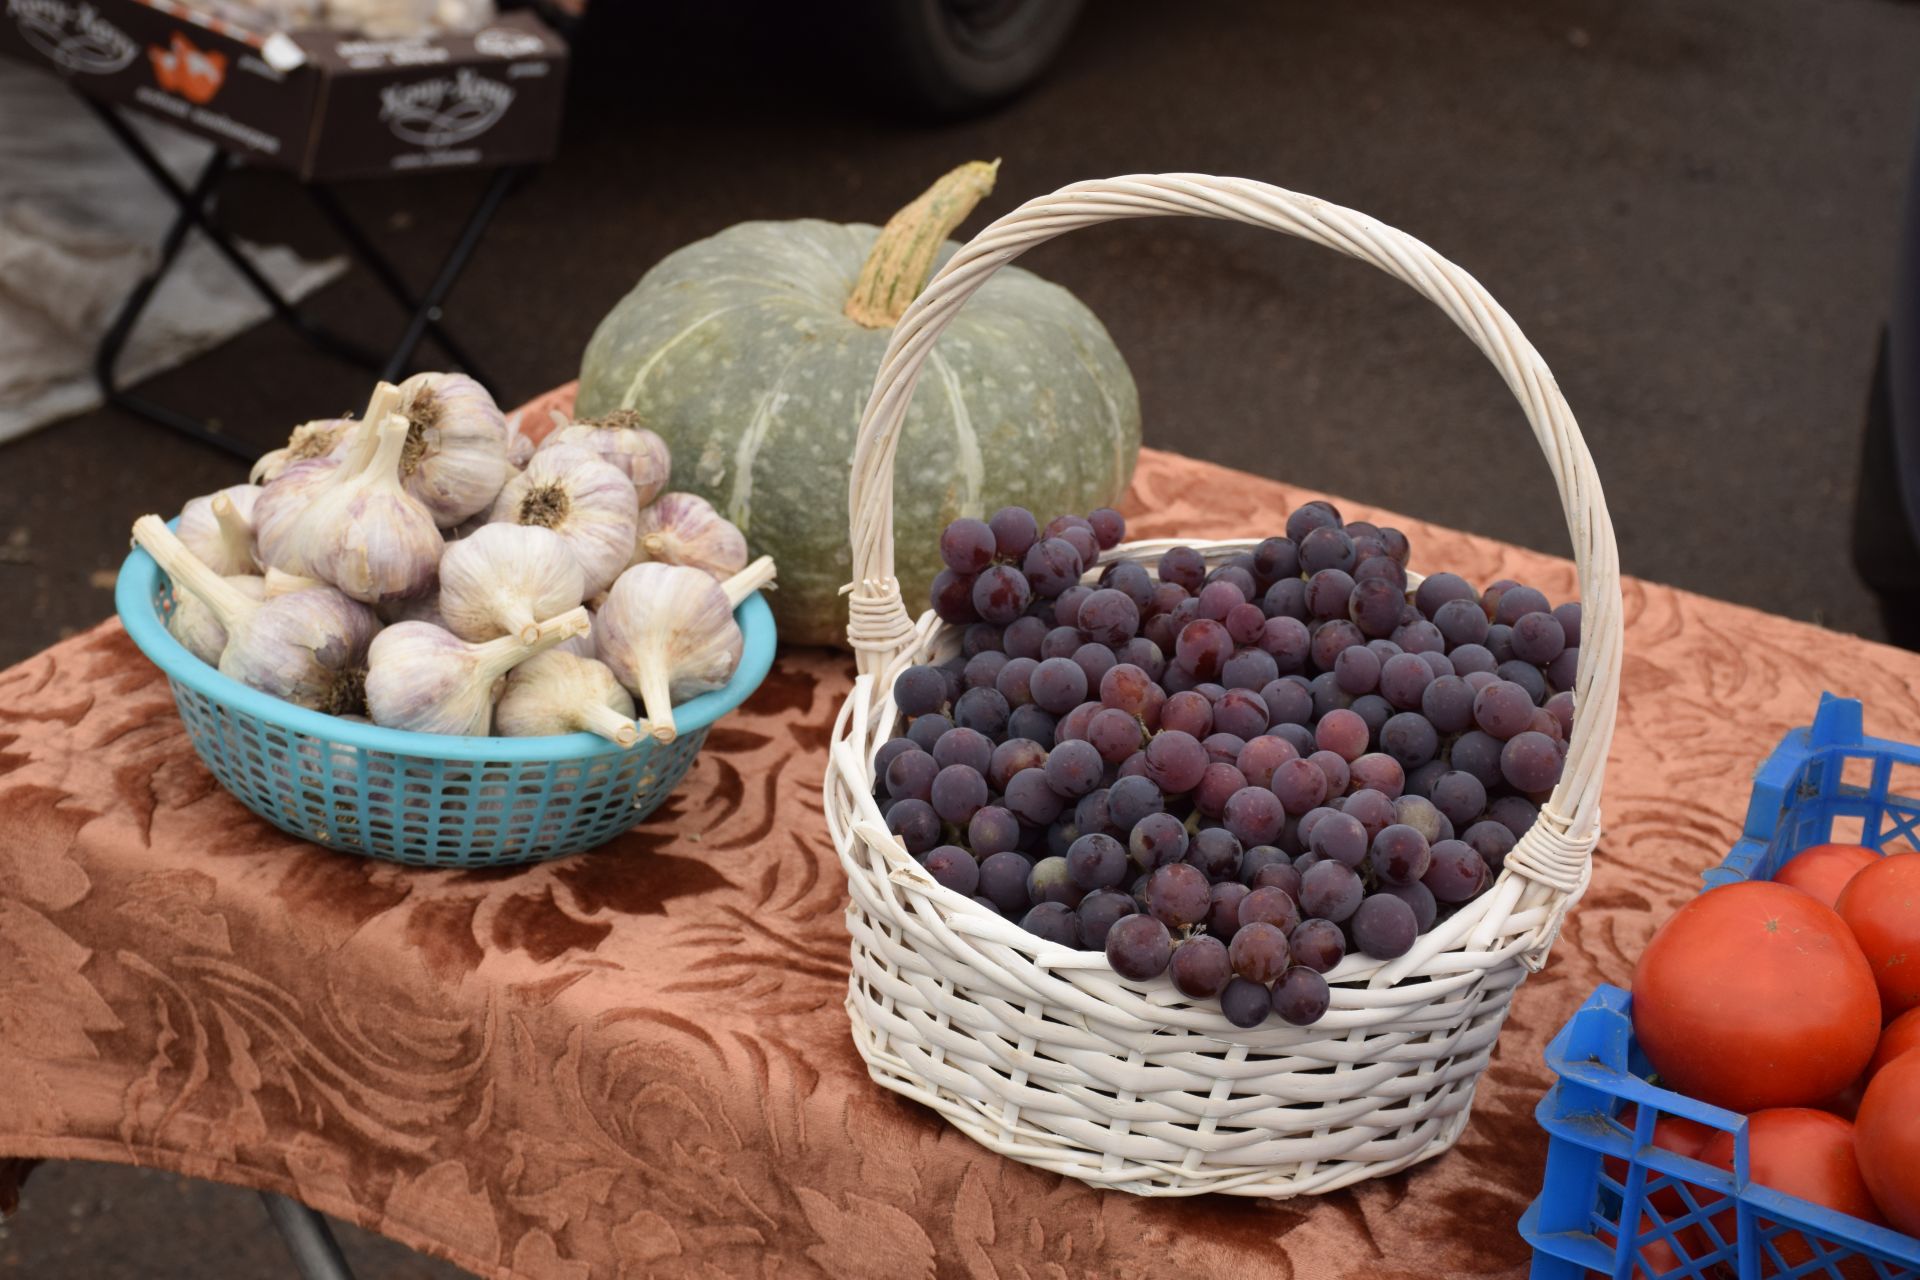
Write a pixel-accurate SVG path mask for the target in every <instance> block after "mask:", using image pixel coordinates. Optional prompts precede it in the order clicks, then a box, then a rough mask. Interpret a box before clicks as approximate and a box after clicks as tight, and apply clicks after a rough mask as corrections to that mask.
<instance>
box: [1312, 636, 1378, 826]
mask: <svg viewBox="0 0 1920 1280" xmlns="http://www.w3.org/2000/svg"><path fill="white" fill-rule="evenodd" d="M1348 652H1349V653H1366V650H1365V649H1350V650H1348ZM1369 656H1371V655H1369ZM1369 736H1370V735H1369V733H1368V731H1367V722H1366V721H1365V720H1363V719H1361V718H1360V716H1359V715H1358V713H1356V712H1354V711H1352V710H1350V709H1342V708H1335V709H1334V710H1332V711H1329V712H1327V714H1326V715H1324V716H1322V717H1320V723H1319V724H1318V725H1316V726H1315V727H1314V731H1313V739H1314V742H1315V743H1316V744H1318V745H1319V747H1320V749H1321V750H1322V751H1331V752H1333V753H1334V754H1335V755H1337V756H1339V757H1340V758H1341V759H1342V760H1358V759H1359V758H1360V757H1361V756H1363V755H1365V754H1366V753H1367V739H1368V737H1369ZM1340 790H1344V788H1341V789H1340ZM1334 794H1336V795H1338V794H1339V790H1336V791H1335V792H1334Z"/></svg>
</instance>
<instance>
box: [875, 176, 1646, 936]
mask: <svg viewBox="0 0 1920 1280" xmlns="http://www.w3.org/2000/svg"><path fill="white" fill-rule="evenodd" d="M1175 216H1178V217H1201V218H1219V219H1222V220H1223V221H1229V222H1244V223H1249V224H1251V225H1253V226H1256V227H1265V228H1267V229H1268V230H1272V231H1279V232H1283V233H1285V234H1287V235H1291V236H1298V237H1300V238H1301V239H1303V240H1310V241H1312V242H1313V243H1315V244H1319V245H1323V246H1325V247H1326V248H1329V249H1334V250H1337V251H1339V252H1341V253H1344V254H1346V255H1347V256H1348V257H1352V258H1358V259H1360V260H1361V261H1362V262H1370V263H1372V264H1373V265H1374V266H1376V267H1378V268H1380V269H1381V270H1382V271H1384V272H1386V273H1387V274H1388V275H1391V276H1393V277H1395V278H1396V279H1398V280H1401V281H1403V282H1404V283H1406V284H1407V285H1409V286H1411V287H1412V288H1413V289H1414V290H1415V291H1416V292H1418V293H1419V294H1421V296H1423V297H1425V298H1426V299H1428V300H1429V301H1430V302H1432V303H1433V304H1434V305H1435V306H1437V307H1439V308H1440V309H1441V310H1442V311H1444V312H1446V313H1447V316H1448V317H1449V318H1450V319H1451V320H1452V321H1453V322H1454V324H1456V325H1458V326H1459V327H1460V329H1461V331H1462V332H1464V333H1465V334H1466V335H1467V336H1468V337H1469V338H1471V339H1472V340H1473V343H1474V345H1475V346H1477V347H1479V348H1480V350H1481V351H1482V352H1483V353H1484V354H1485V355H1486V357H1487V358H1488V359H1489V360H1491V361H1492V362H1493V365H1494V368H1495V369H1497V370H1499V373H1500V376H1501V377H1502V378H1503V379H1505V380H1506V384H1507V388H1508V390H1510V391H1511V392H1512V393H1513V396H1514V398H1515V399H1516V400H1518V401H1519V402H1520V408H1521V410H1522V411H1523V412H1524V413H1525V414H1526V417H1527V422H1528V424H1529V425H1530V426H1532V428H1533V434H1534V438H1535V439H1536V440H1537V441H1538V442H1539V445H1540V448H1541V451H1542V452H1543V453H1544V454H1545V455H1546V459H1547V466H1548V468H1549V469H1550V470H1551V471H1552V473H1553V481H1554V485H1555V487H1556V488H1557V489H1558V490H1559V492H1560V505H1561V508H1562V510H1563V511H1564V513H1565V515H1566V520H1567V531H1568V533H1569V534H1570V535H1571V536H1572V539H1573V555H1574V561H1575V564H1576V565H1577V567H1578V571H1579V582H1580V599H1581V603H1582V619H1581V648H1580V669H1579V675H1578V678H1577V681H1576V684H1575V706H1576V714H1575V717H1574V725H1573V732H1572V735H1571V738H1570V742H1569V746H1568V751H1567V761H1566V767H1565V769H1564V770H1563V772H1562V774H1561V778H1560V783H1559V785H1558V786H1557V787H1555V789H1554V792H1553V795H1552V797H1551V798H1550V799H1549V800H1548V802H1547V804H1546V806H1545V807H1544V808H1543V810H1542V820H1541V821H1539V822H1536V823H1535V824H1534V826H1533V829H1532V830H1531V831H1529V832H1528V833H1527V835H1526V836H1525V837H1523V838H1522V839H1521V841H1520V842H1519V844H1518V845H1517V846H1516V847H1515V849H1514V851H1513V853H1512V854H1510V855H1509V856H1508V859H1507V863H1508V866H1509V867H1512V868H1513V869H1514V870H1516V871H1517V872H1519V873H1520V876H1521V877H1522V878H1524V879H1525V880H1527V881H1530V882H1532V883H1534V884H1537V885H1539V886H1542V887H1544V888H1545V889H1546V890H1547V893H1546V894H1545V895H1540V894H1533V895H1529V896H1530V897H1531V898H1532V900H1533V901H1536V902H1539V901H1551V900H1552V899H1557V900H1558V901H1552V902H1551V905H1552V906H1553V907H1554V910H1553V911H1552V912H1551V913H1550V915H1551V919H1550V921H1549V923H1548V925H1547V926H1545V927H1543V928H1542V930H1541V934H1540V936H1541V937H1542V940H1543V943H1542V945H1543V948H1544V945H1545V943H1549V942H1551V940H1552V937H1553V935H1554V934H1555V933H1557V932H1558V928H1559V924H1560V919H1561V917H1562V915H1563V914H1564V912H1565V910H1566V908H1567V907H1569V906H1571V904H1572V901H1573V899H1574V898H1575V897H1577V895H1578V893H1579V892H1580V890H1581V889H1583V888H1584V886H1585V883H1586V876H1587V870H1588V867H1589V865H1590V858H1591V855H1592V851H1593V846H1594V843H1595V842H1596V841H1597V839H1598V834H1599V801H1600V787H1601V781H1602V778H1603V775H1604V773H1605V769H1606V755H1607V747H1608V744H1609V742H1610V741H1611V740H1612V737H1613V724H1614V714H1615V707H1616V704H1617V702H1618V697H1619V689H1620V649H1621V600H1620V568H1619V552H1618V549H1617V548H1616V546H1615V544H1614V537H1613V522H1612V520H1611V519H1610V518H1609V516H1608V514H1607V506H1606V500H1605V498H1604V496H1603V495H1602V494H1601V491H1600V478H1599V476H1598V475H1597V474H1596V472H1595V471H1594V467H1593V458H1592V456H1591V455H1590V454H1589V453H1588V452H1587V446H1586V442H1585V441H1584V440H1583V439H1582V438H1581V436H1580V429H1579V427H1578V426H1577V425H1576V424H1575V422H1574V418H1573V411H1572V409H1570V408H1569V407H1568V406H1567V401H1566V397H1564V396H1563V395H1561V394H1560V388H1559V385H1558V384H1557V383H1555V382H1554V380H1553V375H1552V373H1550V372H1549V371H1548V369H1547V366H1546V362H1545V361H1543V360H1542V359H1541V358H1540V355H1539V353H1538V352H1536V351H1535V350H1534V349H1533V344H1532V343H1530V342H1528V341H1527V339H1526V336H1525V335H1524V334H1522V333H1521V332H1520V329H1519V326H1518V325H1516V324H1515V323H1514V322H1513V319H1512V318H1511V317H1510V316H1508V315H1507V313H1506V312H1505V311H1504V310H1502V309H1501V307H1500V305H1499V304H1498V303H1497V302H1495V301H1494V300H1493V298H1492V297H1491V296H1490V295H1489V294H1488V293H1487V291H1486V290H1485V289H1484V288H1482V287H1481V286H1480V284H1479V282H1478V281H1476V280H1475V279H1474V278H1473V277H1472V276H1470V275H1468V274H1467V273H1466V272H1465V271H1462V270H1461V269H1460V268H1459V267H1456V266H1455V265H1453V264H1452V263H1451V262H1449V261H1447V260H1446V259H1445V258H1443V257H1441V256H1440V255H1439V254H1437V253H1435V252H1434V251H1433V250H1432V249H1430V248H1428V247H1427V246H1426V245H1425V244H1422V243H1421V242H1420V241H1418V240H1416V239H1414V238H1413V237H1412V236H1409V235H1407V234H1405V233H1404V232H1400V231H1396V230H1394V229H1393V228H1392V227H1388V226H1384V225H1382V224H1380V223H1378V222H1375V221H1374V220H1373V219H1371V218H1369V217H1367V216H1366V215H1364V214H1361V213H1356V212H1354V211H1353V210H1351V209H1345V208H1342V207H1341V206H1339V205H1334V204H1328V203H1326V202H1325V201H1322V200H1315V199H1313V198H1312V197H1309V196H1303V195H1299V194H1297V193H1295V192H1292V191H1286V190H1283V189H1281V188H1279V187H1275V186H1271V185H1269V184H1267V183H1264V182H1255V181H1253V180H1251V179H1247V178H1222V177H1213V176H1209V175H1206V174H1193V173H1172V174H1137V175H1133V176H1130V177H1120V178H1104V179H1094V180H1091V181H1086V182H1076V183H1074V184H1072V185H1071V186H1066V187H1062V188H1061V189H1060V190H1058V191H1056V192H1054V193H1052V194H1051V195H1045V196H1040V197H1038V198H1036V199H1033V200H1029V201H1027V203H1025V204H1023V205H1021V206H1020V207H1019V208H1017V209H1015V210H1013V211H1012V212H1011V213H1008V214H1006V215H1005V216H1004V217H1002V218H1000V219H998V220H997V221H995V222H994V223H992V224H991V225H990V226H988V227H986V228H984V229H983V230H982V231H981V232H980V233H979V234H978V235H976V236H975V237H974V238H973V239H972V240H971V241H969V242H968V243H967V244H966V245H965V246H963V247H962V248H961V250H960V251H959V252H958V253H956V254H955V255H954V256H953V258H952V260H950V261H949V262H948V263H947V265H946V266H945V267H943V268H942V269H941V270H940V272H939V273H938V274H936V275H935V276H934V277H933V279H932V280H930V281H929V282H928V283H927V287H926V289H925V290H923V291H922V292H921V294H920V296H919V297H918V298H916V299H915V300H914V302H913V304H912V305H911V306H910V307H908V308H907V311H906V314H904V315H903V316H901V318H900V322H899V324H897V325H896V326H895V327H894V330H893V337H892V340H891V341H890V342H888V344H887V352H886V356H885V358H884V359H882V360H881V362H880V371H879V373H878V374H876V375H875V377H874V383H873V394H872V395H871V396H870V397H869V399H868V400H867V406H866V409H865V411H864V412H863V413H862V415H861V419H860V431H859V435H858V438H857V439H856V441H855V444H854V451H853V476H852V483H851V488H850V492H849V502H848V508H849V522H850V525H851V531H852V540H853V573H854V581H853V584H852V586H851V588H850V590H851V597H850V600H849V618H848V626H847V638H848V640H849V641H850V642H851V643H852V645H853V647H854V649H855V652H856V653H857V655H858V660H859V668H860V672H861V674H862V675H871V676H875V677H876V678H877V677H878V675H879V674H880V673H881V672H883V671H884V670H886V668H887V667H888V666H889V665H890V664H891V663H893V662H894V661H895V660H896V659H897V658H899V657H900V656H901V655H902V654H903V653H904V652H905V650H906V649H907V648H908V646H909V645H911V644H912V643H913V642H914V640H915V637H916V630H915V627H914V623H913V619H912V617H911V616H910V615H909V614H908V611H907V608H906V606H905V605H904V604H903V603H902V601H901V599H900V584H899V582H898V581H897V580H896V579H895V578H894V575H893V455H894V450H895V448H896V447H897V446H898V444H899V440H900V427H901V424H902V422H903V421H904V420H905V418H906V413H907V404H908V402H909V401H910V400H911V399H912V398H913V391H914V387H915V385H916V384H917V383H918V382H919V379H920V370H921V366H922V365H923V364H924V363H925V362H926V359H927V357H928V355H929V354H931V352H932V350H933V346H934V343H935V342H936V341H938V339H939V337H940V334H941V333H942V332H943V331H944V330H945V329H946V327H947V325H948V324H949V323H951V322H952V320H953V316H954V313H955V312H957V311H958V310H959V309H960V307H961V306H962V305H963V304H964V303H965V302H966V301H967V299H968V298H970V297H972V296H973V294H974V292H975V291H976V290H977V289H979V288H980V286H981V285H983V284H985V283H986V282H987V280H988V279H989V278H990V277H991V276H992V275H993V273H994V272H996V271H998V270H999V269H1000V268H1001V267H1002V266H1004V265H1006V264H1007V263H1009V262H1011V261H1013V260H1014V259H1015V258H1017V257H1019V256H1020V255H1021V254H1022V253H1024V252H1026V251H1027V250H1028V249H1030V248H1032V247H1033V246H1035V245H1038V244H1044V243H1045V242H1047V241H1048V240H1051V239H1053V238H1054V237H1055V236H1058V235H1061V234H1063V233H1065V232H1068V231H1074V230H1078V229H1079V228H1081V227H1090V226H1095V225H1098V224H1100V223H1103V222H1115V221H1119V220H1120V219H1123V218H1154V217H1175ZM1504 879H1506V880H1507V881H1509V882H1513V881H1514V880H1515V878H1514V877H1511V876H1509V877H1504ZM1523 888H1524V886H1518V885H1517V882H1516V887H1515V888H1514V889H1513V890H1512V891H1511V894H1510V895H1509V899H1508V901H1507V903H1506V904H1505V905H1506V906H1507V907H1509V908H1511V907H1513V906H1518V905H1520V903H1519V901H1518V898H1519V895H1520V893H1521V892H1522V891H1523ZM1497 891H1498V889H1496V892H1497ZM1493 914H1495V915H1496V916H1498V915H1502V914H1504V912H1500V911H1496V912H1494V913H1493Z"/></svg>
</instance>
